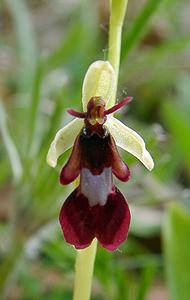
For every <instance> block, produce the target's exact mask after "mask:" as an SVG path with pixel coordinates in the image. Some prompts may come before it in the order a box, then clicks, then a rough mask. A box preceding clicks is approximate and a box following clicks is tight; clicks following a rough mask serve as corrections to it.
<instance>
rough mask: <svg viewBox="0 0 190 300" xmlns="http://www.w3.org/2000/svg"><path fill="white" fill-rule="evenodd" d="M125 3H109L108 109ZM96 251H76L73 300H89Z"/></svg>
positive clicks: (112, 101)
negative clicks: (109, 79)
mask: <svg viewBox="0 0 190 300" xmlns="http://www.w3.org/2000/svg"><path fill="white" fill-rule="evenodd" d="M127 2H128V0H120V1H118V0H112V1H110V22H109V42H108V44H109V51H108V60H109V61H110V63H111V65H112V66H113V68H114V70H115V74H116V83H115V86H114V89H113V94H112V96H111V99H110V103H109V107H111V106H113V105H114V104H115V100H116V99H115V98H116V91H117V82H118V74H119V63H120V51H121V34H122V26H123V21H124V16H125V12H126V9H127ZM96 249H97V240H96V239H94V240H93V242H92V243H91V245H90V246H89V247H88V248H86V249H84V250H78V251H77V257H76V265H75V283H74V295H73V300H81V299H83V300H89V299H90V294H91V285H92V279H93V269H94V262H95V257H96Z"/></svg>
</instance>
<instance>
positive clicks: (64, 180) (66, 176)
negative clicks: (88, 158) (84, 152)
mask: <svg viewBox="0 0 190 300" xmlns="http://www.w3.org/2000/svg"><path fill="white" fill-rule="evenodd" d="M79 141H80V135H78V136H77V138H76V140H75V143H74V146H73V150H72V152H71V155H70V157H69V160H68V161H67V163H66V165H65V166H64V167H63V169H62V171H61V174H60V183H61V184H69V183H70V182H72V181H74V180H75V179H76V178H77V177H78V176H79V173H80V157H81V151H80V149H81V148H80V145H79Z"/></svg>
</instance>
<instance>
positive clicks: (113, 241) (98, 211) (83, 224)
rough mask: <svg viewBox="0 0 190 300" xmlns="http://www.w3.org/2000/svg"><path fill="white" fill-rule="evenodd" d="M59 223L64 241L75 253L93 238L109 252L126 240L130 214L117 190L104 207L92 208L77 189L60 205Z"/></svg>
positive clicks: (96, 206)
mask: <svg viewBox="0 0 190 300" xmlns="http://www.w3.org/2000/svg"><path fill="white" fill-rule="evenodd" d="M59 220H60V223H61V227H62V230H63V233H64V236H65V240H66V241H67V242H68V243H70V244H72V245H74V246H75V247H76V248H77V249H83V248H85V247H87V246H88V245H90V243H91V242H92V240H93V238H94V237H97V239H98V240H99V242H100V243H101V245H102V246H103V247H104V248H106V249H108V250H110V251H113V250H115V249H117V248H118V247H119V246H120V244H121V243H122V242H124V241H125V239H126V238H127V235H128V229H129V224H130V211H129V207H128V204H127V202H126V200H125V198H124V196H123V195H122V194H121V192H120V191H119V190H118V189H117V188H115V192H113V193H111V194H110V195H109V196H108V200H107V202H106V204H105V205H104V206H100V205H95V206H93V207H90V206H89V203H88V199H87V198H86V197H85V196H83V194H81V193H79V188H77V189H75V191H74V192H73V193H72V194H71V195H70V196H69V197H68V198H67V200H66V201H65V203H64V204H63V207H62V209H61V212H60V217H59Z"/></svg>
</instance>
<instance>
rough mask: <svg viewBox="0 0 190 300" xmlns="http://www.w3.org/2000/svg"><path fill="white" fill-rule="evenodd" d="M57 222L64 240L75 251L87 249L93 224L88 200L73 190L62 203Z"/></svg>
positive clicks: (92, 235) (91, 238) (92, 236)
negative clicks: (72, 246) (75, 249)
mask: <svg viewBox="0 0 190 300" xmlns="http://www.w3.org/2000/svg"><path fill="white" fill-rule="evenodd" d="M59 221H60V224H61V227H62V230H63V234H64V237H65V240H66V241H67V242H68V243H70V244H72V245H74V246H75V248H77V249H83V248H86V247H88V246H89V245H90V244H91V242H92V240H93V238H94V223H93V220H92V215H91V209H90V207H89V204H88V199H87V198H86V197H84V196H83V195H82V194H81V193H79V189H78V188H77V189H75V190H74V191H73V192H72V193H71V194H70V195H69V197H68V198H67V200H66V201H65V202H64V204H63V206H62V209H61V212H60V215H59Z"/></svg>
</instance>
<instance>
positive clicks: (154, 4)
mask: <svg viewBox="0 0 190 300" xmlns="http://www.w3.org/2000/svg"><path fill="white" fill-rule="evenodd" d="M161 2H162V1H155V0H148V1H147V3H146V5H145V6H144V7H143V9H142V10H141V11H140V13H139V15H138V16H137V17H136V19H135V20H134V22H133V25H132V26H131V28H130V30H129V33H128V34H127V35H126V36H124V37H123V43H122V52H121V61H122V60H125V58H126V57H127V56H128V53H129V51H130V50H131V49H132V48H133V47H134V46H135V45H136V43H137V42H138V41H139V39H140V38H142V36H143V35H144V33H145V32H146V31H145V30H146V28H147V24H148V22H149V20H150V18H151V17H152V15H153V14H154V13H155V12H156V10H157V8H158V6H159V5H160V3H161Z"/></svg>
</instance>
